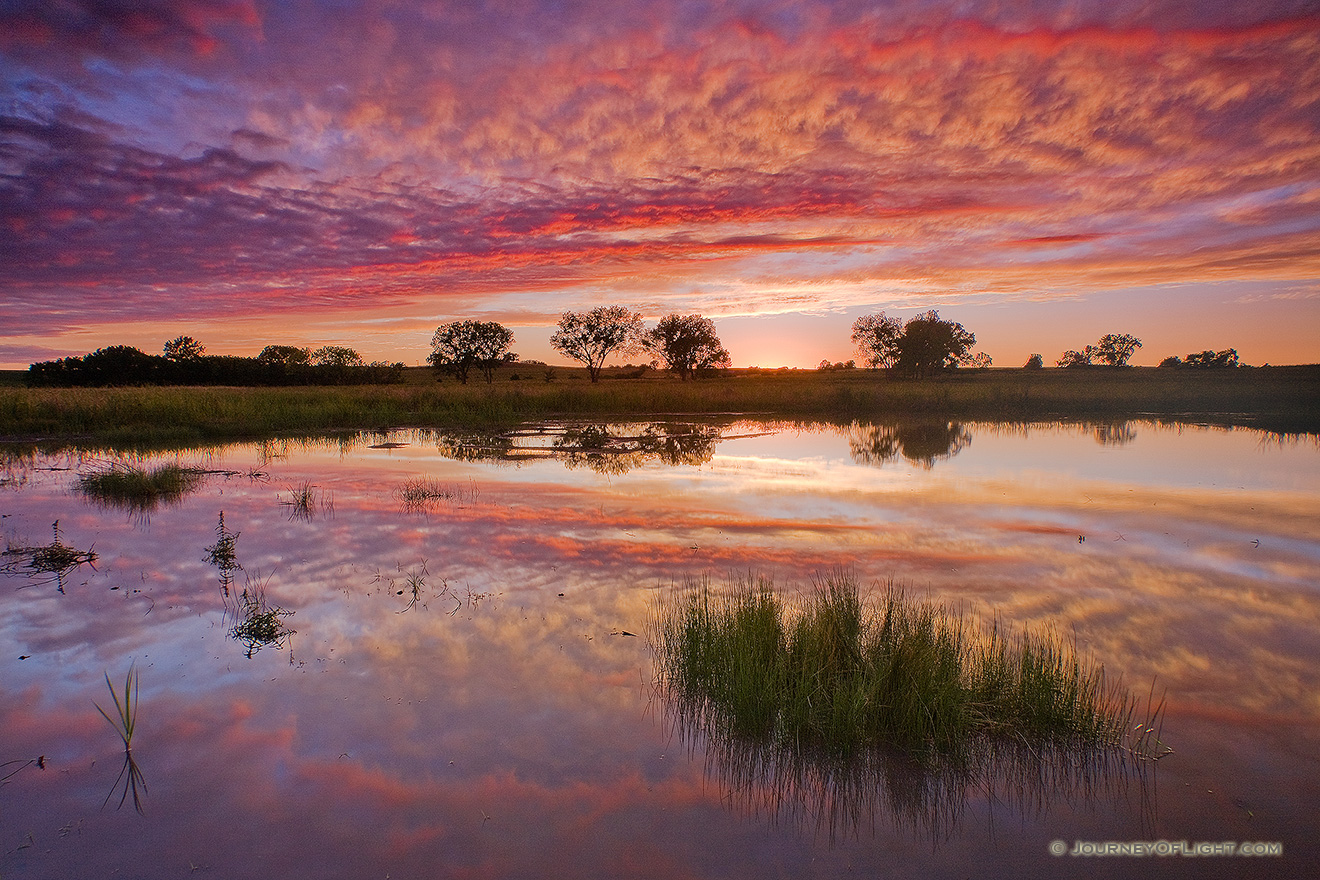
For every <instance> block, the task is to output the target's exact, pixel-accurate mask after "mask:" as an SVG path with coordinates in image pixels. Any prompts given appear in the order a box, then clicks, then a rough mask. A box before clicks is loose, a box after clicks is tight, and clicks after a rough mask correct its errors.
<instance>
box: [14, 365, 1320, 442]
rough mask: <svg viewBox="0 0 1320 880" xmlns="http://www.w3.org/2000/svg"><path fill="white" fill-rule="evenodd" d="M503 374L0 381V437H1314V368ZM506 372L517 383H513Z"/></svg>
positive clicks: (1319, 388) (1318, 404)
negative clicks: (673, 427) (159, 382)
mask: <svg viewBox="0 0 1320 880" xmlns="http://www.w3.org/2000/svg"><path fill="white" fill-rule="evenodd" d="M553 372H554V375H553V378H552V379H551V380H549V381H547V379H546V376H545V373H546V370H545V369H544V368H536V367H532V368H530V369H529V368H528V367H526V366H522V367H520V366H519V365H516V364H515V365H513V366H511V367H506V368H503V369H502V370H501V371H499V372H498V373H497V374H496V377H495V382H494V383H493V384H490V385H487V384H486V383H485V382H481V381H474V382H472V383H470V384H468V385H460V384H458V383H457V382H455V381H453V380H452V379H447V380H446V381H444V382H436V381H435V378H434V375H433V374H432V373H431V372H430V371H429V370H426V369H414V370H409V371H408V373H407V375H406V380H405V382H404V383H403V384H401V385H385V386H336V387H289V388H222V387H214V388H213V387H206V388H190V387H142V388H21V387H7V386H0V439H3V440H4V441H7V442H19V443H42V444H51V443H54V444H70V443H80V444H91V445H97V446H103V447H113V448H135V447H142V446H159V445H167V444H179V445H186V444H190V443H196V442H214V441H224V440H238V439H252V438H264V437H270V436H276V435H310V434H320V433H326V432H334V431H341V430H358V429H380V428H394V427H435V428H470V429H498V428H502V427H509V426H512V425H516V424H519V423H521V422H525V421H535V420H541V419H555V418H570V419H571V418H582V419H594V418H600V417H604V416H611V417H637V418H647V417H652V416H659V415H671V414H688V415H701V414H711V415H713V414H728V413H737V414H744V415H748V416H753V417H763V418H767V419H803V420H816V421H851V420H854V419H863V420H865V419H884V418H901V417H904V416H910V415H919V416H937V417H948V418H957V419H981V420H988V419H1002V420H1007V421H1034V420H1042V419H1060V418H1062V419H1069V418H1077V419H1084V418H1095V417H1104V418H1125V417H1141V418H1152V417H1154V418H1161V419H1170V420H1180V421H1207V422H1215V423H1219V424H1233V425H1247V426H1254V427H1260V428H1264V429H1266V430H1272V431H1279V432H1308V431H1317V430H1320V366H1305V367H1262V368H1249V369H1239V370H1204V371H1193V370H1168V369H1164V370H1162V369H1157V368H1140V367H1138V368H1131V369H1119V370H1114V369H1092V370H1060V369H1044V370H1034V371H1028V370H1022V369H1002V370H994V369H992V370H986V371H963V372H959V373H955V374H952V375H948V376H943V377H939V378H936V379H925V380H907V379H895V378H893V377H890V376H887V375H885V374H882V373H876V372H871V371H866V370H840V371H830V372H820V371H815V370H732V371H729V372H728V373H726V374H724V375H721V376H718V377H714V378H707V379H700V380H694V381H690V382H682V381H679V380H678V379H675V378H672V377H669V376H667V375H664V374H662V373H658V372H655V371H648V372H645V373H643V374H642V375H638V372H639V371H638V370H635V369H634V370H623V369H616V370H607V371H606V373H605V376H604V378H603V379H602V381H601V382H599V383H597V384H592V383H590V382H588V381H587V379H586V374H585V371H584V370H574V369H569V368H562V367H560V368H555V369H554V371H553ZM514 376H517V378H516V379H515V378H514Z"/></svg>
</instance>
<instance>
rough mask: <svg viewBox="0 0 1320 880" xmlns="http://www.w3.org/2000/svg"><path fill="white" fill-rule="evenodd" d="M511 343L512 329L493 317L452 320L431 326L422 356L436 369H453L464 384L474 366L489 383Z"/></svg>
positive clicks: (507, 354) (452, 371)
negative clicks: (428, 349) (427, 352)
mask: <svg viewBox="0 0 1320 880" xmlns="http://www.w3.org/2000/svg"><path fill="white" fill-rule="evenodd" d="M512 344H513V331H512V330H510V329H509V328H508V327H505V326H504V325H503V324H500V323H499V322H497V321H454V322H452V323H449V324H441V325H440V326H439V327H437V328H435V335H434V336H432V337H431V354H430V355H428V356H427V358H426V359H427V360H428V361H430V362H431V365H432V366H433V367H435V368H436V369H437V370H440V371H448V372H451V373H453V374H454V375H455V376H456V377H457V378H458V381H460V382H462V383H463V384H464V385H466V384H467V380H468V373H469V371H470V370H471V369H472V368H473V367H476V368H477V369H479V370H481V371H482V373H483V374H484V375H485V377H486V383H487V384H490V383H491V382H492V381H494V376H495V368H496V367H497V366H499V365H500V364H501V363H502V362H504V361H505V360H506V359H508V357H509V354H510V352H509V346H510V345H512Z"/></svg>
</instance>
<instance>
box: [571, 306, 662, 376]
mask: <svg viewBox="0 0 1320 880" xmlns="http://www.w3.org/2000/svg"><path fill="white" fill-rule="evenodd" d="M641 336H642V316H641V315H638V314H636V313H635V312H632V311H629V310H628V309H626V308H624V307H623V306H597V307H596V308H594V309H592V310H591V311H589V312H564V314H563V315H561V316H560V318H559V329H558V330H556V331H555V333H554V335H553V336H551V337H550V344H551V345H553V346H554V347H555V349H556V350H558V351H560V352H562V353H564V354H566V355H568V356H569V357H571V358H572V359H573V360H575V361H581V362H582V363H584V364H586V365H587V374H588V375H589V376H590V377H591V381H592V382H598V381H600V369H601V367H603V366H604V365H605V359H606V358H608V357H609V356H610V355H611V354H613V353H614V352H616V351H618V352H620V353H623V352H625V351H631V350H632V349H634V348H635V347H636V346H637V344H638V341H639V340H640V339H641Z"/></svg>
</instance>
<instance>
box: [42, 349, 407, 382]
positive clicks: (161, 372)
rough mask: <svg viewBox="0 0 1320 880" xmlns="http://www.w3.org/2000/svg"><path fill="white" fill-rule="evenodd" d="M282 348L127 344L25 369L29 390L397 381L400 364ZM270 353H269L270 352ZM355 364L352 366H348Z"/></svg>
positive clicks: (401, 375) (401, 379)
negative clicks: (171, 348)
mask: <svg viewBox="0 0 1320 880" xmlns="http://www.w3.org/2000/svg"><path fill="white" fill-rule="evenodd" d="M289 348H290V347H288V346H268V347H267V349H266V350H264V351H263V352H262V353H261V354H260V355H258V356H257V357H237V356H234V355H208V354H202V353H197V354H193V355H191V356H187V357H177V356H176V357H169V356H167V355H155V354H147V353H146V352H144V351H141V350H139V349H137V348H133V347H132V346H129V345H112V346H108V347H106V348H98V349H97V350H96V351H94V352H92V353H91V354H87V355H83V356H82V357H65V358H60V359H58V360H54V361H42V362H41V363H35V364H32V365H31V366H30V367H28V373H27V382H28V385H31V386H47V387H50V386H63V387H68V386H93V387H95V386H109V385H382V384H393V383H397V382H402V381H403V369H404V367H403V364H402V363H394V364H387V363H382V362H377V363H371V364H365V363H362V362H361V359H360V358H342V357H341V358H334V359H321V360H320V361H319V362H318V361H314V360H313V359H311V358H310V357H309V356H308V354H309V353H307V352H306V351H305V350H302V349H294V350H293V351H297V352H298V353H299V354H295V355H293V356H292V357H290V356H289V352H288V351H285V349H289ZM272 350H274V351H273V352H272ZM353 360H356V363H354V362H352V361H353Z"/></svg>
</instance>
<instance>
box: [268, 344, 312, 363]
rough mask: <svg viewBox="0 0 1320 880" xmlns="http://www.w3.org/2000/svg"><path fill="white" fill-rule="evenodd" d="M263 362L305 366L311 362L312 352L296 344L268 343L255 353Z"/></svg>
mask: <svg viewBox="0 0 1320 880" xmlns="http://www.w3.org/2000/svg"><path fill="white" fill-rule="evenodd" d="M257 360H258V361H260V362H261V363H263V364H280V365H281V366H285V367H300V366H307V365H308V364H310V363H311V362H312V352H311V350H310V349H307V348H299V347H298V346H296V345H268V346H266V347H265V348H263V349H262V350H261V354H259V355H257Z"/></svg>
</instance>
